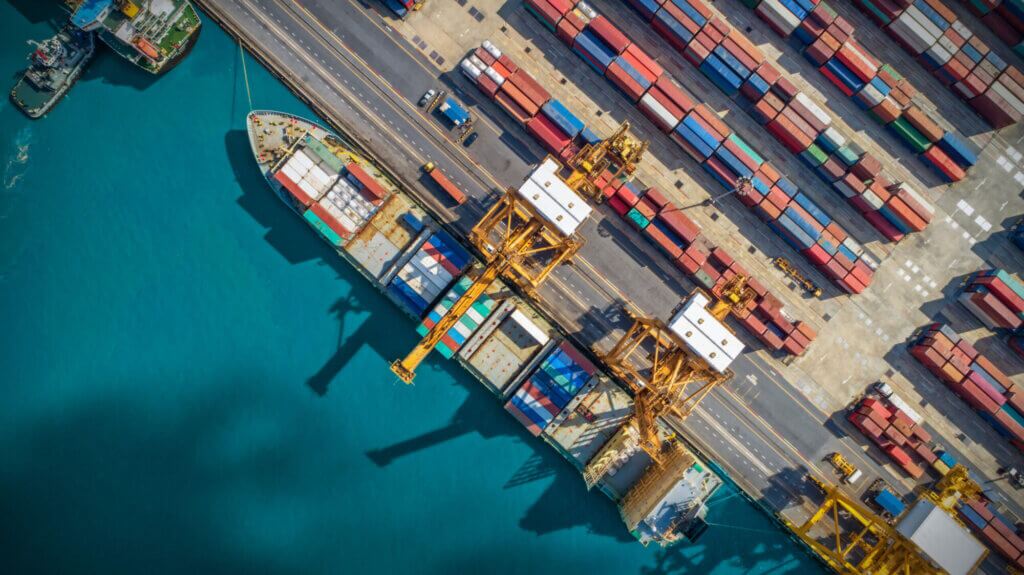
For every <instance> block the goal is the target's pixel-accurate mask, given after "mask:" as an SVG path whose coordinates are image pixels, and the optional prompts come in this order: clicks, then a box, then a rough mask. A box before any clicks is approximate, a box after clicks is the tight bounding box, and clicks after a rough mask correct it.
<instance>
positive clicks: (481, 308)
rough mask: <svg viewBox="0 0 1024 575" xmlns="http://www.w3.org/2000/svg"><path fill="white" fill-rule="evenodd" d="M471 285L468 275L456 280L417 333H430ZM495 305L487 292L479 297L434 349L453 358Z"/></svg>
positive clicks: (448, 357)
mask: <svg viewBox="0 0 1024 575" xmlns="http://www.w3.org/2000/svg"><path fill="white" fill-rule="evenodd" d="M439 267H440V266H439ZM446 271H447V270H446ZM471 285H473V280H471V279H469V278H468V277H466V276H462V277H461V278H459V281H457V282H455V285H453V286H452V289H450V290H448V293H447V294H445V296H444V298H442V299H441V301H439V302H437V305H436V306H434V309H432V310H430V313H429V314H427V316H426V317H425V318H423V322H421V323H420V325H419V326H418V327H417V328H416V333H418V334H420V335H421V336H426V335H427V334H428V333H430V330H431V328H433V327H434V325H436V324H437V322H439V321H441V318H442V317H444V315H445V314H446V313H448V310H450V309H451V308H452V306H454V305H455V302H456V301H458V299H459V298H460V297H462V294H464V293H466V290H468V289H469V286H471ZM495 305H496V304H495V301H494V300H493V299H492V298H491V297H490V296H488V295H487V294H483V295H481V296H480V297H478V298H477V299H476V301H474V302H473V305H472V306H470V308H469V309H468V310H467V311H466V313H464V314H462V315H461V316H459V320H458V321H457V322H456V323H455V325H454V326H452V327H451V329H449V330H448V332H447V333H445V334H444V336H443V337H442V338H441V341H439V342H437V345H436V346H434V349H436V350H437V351H438V352H440V353H441V355H442V356H443V357H444V358H445V359H451V358H452V356H454V355H455V354H456V353H457V352H458V351H459V349H461V348H462V345H463V344H465V343H466V340H467V339H469V336H471V335H473V332H474V331H476V329H477V328H478V327H480V324H482V323H483V322H484V320H485V319H487V316H489V315H491V312H492V311H494V307H495Z"/></svg>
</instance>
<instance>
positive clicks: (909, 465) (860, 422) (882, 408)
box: [847, 397, 938, 479]
mask: <svg viewBox="0 0 1024 575" xmlns="http://www.w3.org/2000/svg"><path fill="white" fill-rule="evenodd" d="M847 419H848V420H849V421H850V423H852V424H853V426H854V427H856V428H857V429H858V430H860V432H861V433H863V434H864V435H865V436H867V437H868V438H869V439H871V441H873V442H874V443H875V444H876V445H878V447H879V448H881V450H882V451H884V452H885V454H886V455H888V456H889V459H892V461H893V463H895V464H896V465H897V466H898V467H899V468H900V469H902V470H903V471H904V472H905V473H906V474H907V475H909V476H910V477H912V478H914V479H919V478H920V477H921V476H922V475H924V470H925V468H926V467H931V466H932V463H933V462H934V461H935V460H936V459H938V456H936V455H935V452H934V451H933V450H932V447H931V445H930V444H931V440H932V436H931V434H930V433H928V431H927V430H925V429H924V427H922V426H921V425H919V424H918V423H917V422H915V421H914V420H913V419H911V418H910V416H909V415H908V414H907V413H905V412H904V411H903V410H902V409H900V408H899V407H896V406H895V405H893V404H891V403H889V402H887V401H885V400H884V399H880V398H875V397H865V398H864V399H862V400H861V401H860V402H859V403H857V405H856V407H854V409H853V411H851V412H850V414H849V415H848V416H847Z"/></svg>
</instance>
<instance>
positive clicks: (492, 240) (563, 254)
mask: <svg viewBox="0 0 1024 575" xmlns="http://www.w3.org/2000/svg"><path fill="white" fill-rule="evenodd" d="M557 171H558V164H557V163H556V162H555V161H554V160H553V159H550V158H548V159H546V160H545V161H544V162H543V163H542V164H541V166H540V167H538V168H537V169H536V170H535V171H534V173H533V174H531V176H530V178H529V179H528V180H527V181H526V183H524V184H523V185H522V186H521V187H520V188H519V189H518V190H515V189H509V190H507V191H506V193H505V195H504V196H502V198H501V199H500V200H499V201H498V202H497V203H496V204H495V205H494V206H492V207H491V209H490V210H488V211H487V213H486V214H484V216H483V218H482V219H481V220H480V221H479V222H477V224H476V225H475V226H473V229H472V231H471V232H470V234H469V239H470V242H471V243H472V244H473V246H474V247H476V248H477V250H479V252H480V253H481V254H483V257H484V259H485V260H486V266H485V267H484V269H483V271H481V272H480V273H479V275H477V276H476V277H475V279H474V280H473V283H472V285H470V286H469V288H468V289H467V290H466V291H465V293H463V294H462V296H460V297H459V299H458V300H457V301H456V302H455V303H454V305H452V307H451V308H450V309H449V310H448V311H447V312H446V313H445V315H444V316H443V317H441V319H440V320H439V321H438V322H437V323H436V324H434V326H433V327H432V328H431V329H430V332H428V333H427V335H426V336H424V338H423V339H422V340H420V342H419V343H418V344H417V345H416V347H414V348H413V350H412V351H410V352H409V354H408V355H406V356H405V358H403V359H400V360H396V361H394V362H393V363H392V364H391V370H392V371H393V372H395V375H397V376H398V377H399V379H401V380H402V381H404V382H405V383H412V381H413V379H414V378H415V376H416V368H417V367H418V366H419V364H420V363H422V362H423V360H424V359H426V357H427V355H429V354H430V351H431V350H433V349H434V346H436V345H437V343H438V342H439V341H441V339H442V338H443V337H444V335H445V334H446V333H448V330H449V329H451V328H452V327H454V326H455V324H456V323H457V322H458V321H459V318H460V317H462V315H463V314H464V313H466V311H468V310H469V308H470V306H472V305H473V302H475V301H476V300H477V298H479V297H480V296H481V295H482V294H483V293H484V292H485V291H486V290H487V288H488V287H489V286H490V285H491V284H492V283H493V282H494V281H495V280H496V279H498V278H499V277H505V278H506V279H508V280H510V281H512V282H514V283H515V284H516V285H518V286H519V287H520V289H522V290H523V291H524V292H526V293H527V295H529V296H531V297H535V296H536V289H537V287H538V286H539V285H540V284H541V283H542V282H543V281H544V280H545V279H547V277H548V276H549V275H550V273H551V272H552V271H553V270H554V269H555V268H556V267H558V266H559V265H560V264H562V263H563V262H565V261H567V260H569V259H570V258H571V257H572V256H573V255H575V253H576V252H577V251H578V250H579V248H580V247H581V246H582V245H583V238H582V237H580V236H579V235H578V234H576V229H577V228H578V227H579V225H581V224H582V223H583V220H585V219H586V217H587V216H589V214H590V211H591V210H590V207H589V206H588V205H587V204H586V202H585V201H583V200H582V199H581V198H579V197H578V196H576V195H575V194H574V193H572V191H571V190H570V189H569V188H568V187H567V185H566V183H565V182H564V181H562V180H560V179H558V176H557V175H556V173H557ZM548 192H551V194H550V195H549V194H548Z"/></svg>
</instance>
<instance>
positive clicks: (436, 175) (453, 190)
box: [423, 162, 466, 205]
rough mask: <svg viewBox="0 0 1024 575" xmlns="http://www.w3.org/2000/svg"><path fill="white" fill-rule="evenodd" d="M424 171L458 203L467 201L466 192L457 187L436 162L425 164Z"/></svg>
mask: <svg viewBox="0 0 1024 575" xmlns="http://www.w3.org/2000/svg"><path fill="white" fill-rule="evenodd" d="M423 171H424V172H426V174H427V175H428V176H430V179H431V180H434V183H435V184H437V186H438V187H439V188H441V189H442V190H443V191H444V193H446V194H448V197H450V198H451V199H453V200H455V204H456V205H462V203H463V202H465V201H466V194H464V193H462V190H460V189H459V188H457V187H456V186H455V184H453V183H452V181H451V180H449V179H448V176H446V175H444V173H443V172H442V171H441V170H440V169H438V167H437V166H436V165H434V162H427V163H426V164H424V165H423Z"/></svg>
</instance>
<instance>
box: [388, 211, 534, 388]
mask: <svg viewBox="0 0 1024 575" xmlns="http://www.w3.org/2000/svg"><path fill="white" fill-rule="evenodd" d="M542 228H543V223H542V222H541V221H540V220H539V219H537V218H533V219H531V220H529V222H527V223H526V225H524V226H522V227H521V228H519V229H518V230H516V231H515V232H513V234H512V235H511V237H510V238H509V240H508V241H507V242H506V243H505V244H503V245H502V246H501V248H500V249H499V250H498V252H497V253H495V254H494V259H492V260H491V262H490V263H489V264H488V265H487V267H486V268H485V269H484V271H483V272H482V273H481V274H480V276H479V277H477V278H476V280H475V281H474V282H473V284H472V285H471V286H469V289H467V290H466V292H465V293H463V294H462V296H461V297H459V299H458V300H457V301H456V302H455V304H454V305H453V306H452V307H451V308H450V309H449V310H448V311H447V312H446V313H445V314H444V316H442V317H441V319H440V320H439V321H438V322H437V323H435V324H434V326H433V327H432V328H430V332H429V333H427V335H426V336H425V337H424V338H423V339H421V340H420V341H419V343H417V344H416V347H414V348H413V349H412V351H410V352H409V353H408V355H406V356H405V357H404V358H403V359H400V360H395V361H394V362H393V363H392V364H391V371H393V372H395V375H397V376H398V378H399V379H401V380H402V381H404V382H405V383H412V381H413V379H414V378H415V377H416V368H417V367H419V365H420V364H421V363H423V360H424V359H426V357H427V356H428V355H429V354H430V352H431V350H433V349H434V346H436V345H437V343H438V342H439V341H441V339H442V338H443V337H444V335H445V334H446V333H448V330H449V329H451V328H452V327H454V326H455V324H456V323H458V321H459V318H460V317H462V314H464V313H466V312H467V311H468V310H469V308H470V307H471V306H472V305H473V302H475V301H476V300H477V298H478V297H480V296H481V295H483V293H484V291H486V290H487V288H488V287H490V285H491V284H492V283H494V280H496V279H498V277H499V276H500V275H501V274H502V273H504V272H505V270H507V269H508V268H510V267H511V266H512V265H513V264H515V263H516V262H517V261H518V260H519V259H521V258H522V257H523V256H525V255H526V254H527V253H528V252H529V251H530V249H531V247H532V242H531V240H532V239H533V237H534V235H535V234H537V232H539V231H540V230H541V229H542Z"/></svg>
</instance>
